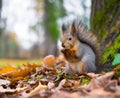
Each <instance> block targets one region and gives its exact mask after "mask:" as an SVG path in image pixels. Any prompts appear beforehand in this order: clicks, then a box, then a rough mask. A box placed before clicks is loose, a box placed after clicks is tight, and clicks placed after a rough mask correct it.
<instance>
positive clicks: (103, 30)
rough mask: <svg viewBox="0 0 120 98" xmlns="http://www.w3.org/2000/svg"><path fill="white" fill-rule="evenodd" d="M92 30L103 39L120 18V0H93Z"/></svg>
mask: <svg viewBox="0 0 120 98" xmlns="http://www.w3.org/2000/svg"><path fill="white" fill-rule="evenodd" d="M91 10H92V11H91V21H90V23H91V30H92V31H93V32H95V33H96V34H97V35H98V37H99V39H100V40H101V41H102V40H103V39H104V37H105V36H107V35H109V33H110V30H111V28H112V27H113V26H115V24H116V22H117V20H120V0H92V6H91Z"/></svg>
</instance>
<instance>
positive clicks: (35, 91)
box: [29, 82, 48, 94]
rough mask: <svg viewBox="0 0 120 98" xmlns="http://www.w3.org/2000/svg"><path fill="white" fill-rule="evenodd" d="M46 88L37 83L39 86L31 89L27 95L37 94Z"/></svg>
mask: <svg viewBox="0 0 120 98" xmlns="http://www.w3.org/2000/svg"><path fill="white" fill-rule="evenodd" d="M47 88H48V87H47V85H42V84H41V83H40V82H39V85H38V86H37V87H36V88H35V89H33V90H32V91H31V92H30V93H29V94H34V93H37V92H39V91H41V90H45V89H47Z"/></svg>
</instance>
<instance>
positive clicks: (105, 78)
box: [82, 72, 114, 90]
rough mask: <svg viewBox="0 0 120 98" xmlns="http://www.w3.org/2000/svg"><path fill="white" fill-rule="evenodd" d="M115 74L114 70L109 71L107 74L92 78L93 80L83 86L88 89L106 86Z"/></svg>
mask: <svg viewBox="0 0 120 98" xmlns="http://www.w3.org/2000/svg"><path fill="white" fill-rule="evenodd" d="M113 75H114V72H108V73H106V74H105V75H102V76H98V77H96V78H93V79H91V82H90V83H89V84H88V85H85V86H82V87H83V88H86V89H88V90H93V89H96V88H100V87H104V86H105V85H106V84H107V83H108V82H109V81H110V80H111V78H112V77H113Z"/></svg>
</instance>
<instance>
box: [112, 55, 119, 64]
mask: <svg viewBox="0 0 120 98" xmlns="http://www.w3.org/2000/svg"><path fill="white" fill-rule="evenodd" d="M118 64H120V53H118V54H116V55H115V58H114V60H113V62H112V65H113V66H115V65H118Z"/></svg>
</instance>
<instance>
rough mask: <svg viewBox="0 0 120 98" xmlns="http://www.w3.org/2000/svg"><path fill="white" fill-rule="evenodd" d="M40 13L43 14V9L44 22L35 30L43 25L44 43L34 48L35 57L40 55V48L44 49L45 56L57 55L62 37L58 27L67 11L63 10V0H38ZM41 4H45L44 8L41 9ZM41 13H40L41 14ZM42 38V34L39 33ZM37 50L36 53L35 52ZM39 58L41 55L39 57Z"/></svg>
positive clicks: (38, 24) (35, 27)
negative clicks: (59, 39) (58, 44)
mask: <svg viewBox="0 0 120 98" xmlns="http://www.w3.org/2000/svg"><path fill="white" fill-rule="evenodd" d="M36 2H37V9H36V11H37V12H38V13H41V9H43V12H44V15H43V21H42V22H38V23H37V24H36V25H35V26H33V27H34V30H36V29H37V27H38V26H40V25H42V26H43V28H44V32H45V33H44V42H43V43H42V45H40V46H39V42H38V43H36V44H35V45H34V47H33V49H32V50H33V55H36V54H38V53H39V48H40V49H42V50H41V51H42V52H43V54H41V55H43V56H46V55H48V54H53V55H57V53H58V49H57V41H58V38H59V37H60V27H59V25H58V22H57V21H58V19H59V18H62V17H63V16H64V15H65V9H64V8H63V0H36ZM40 4H43V8H40V6H41V5H40ZM39 11H40V12H39ZM37 35H38V36H40V33H37ZM34 49H36V52H35V51H34ZM38 57H39V55H38Z"/></svg>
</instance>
